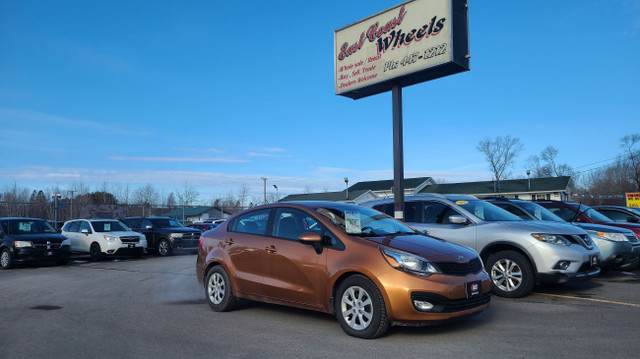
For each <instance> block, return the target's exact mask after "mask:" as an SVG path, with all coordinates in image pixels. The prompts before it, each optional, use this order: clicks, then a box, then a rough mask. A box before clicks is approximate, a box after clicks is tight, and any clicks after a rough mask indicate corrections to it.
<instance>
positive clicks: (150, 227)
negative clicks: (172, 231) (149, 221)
mask: <svg viewBox="0 0 640 359" xmlns="http://www.w3.org/2000/svg"><path fill="white" fill-rule="evenodd" d="M144 229H148V230H151V231H152V230H153V226H145V227H144Z"/></svg>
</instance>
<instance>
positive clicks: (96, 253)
mask: <svg viewBox="0 0 640 359" xmlns="http://www.w3.org/2000/svg"><path fill="white" fill-rule="evenodd" d="M89 255H90V256H91V260H92V261H99V260H100V259H102V250H101V249H100V245H99V244H98V243H96V242H93V243H91V247H90V248H89Z"/></svg>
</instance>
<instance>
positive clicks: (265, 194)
mask: <svg viewBox="0 0 640 359" xmlns="http://www.w3.org/2000/svg"><path fill="white" fill-rule="evenodd" d="M260 179H261V180H263V181H264V203H267V178H266V177H260Z"/></svg>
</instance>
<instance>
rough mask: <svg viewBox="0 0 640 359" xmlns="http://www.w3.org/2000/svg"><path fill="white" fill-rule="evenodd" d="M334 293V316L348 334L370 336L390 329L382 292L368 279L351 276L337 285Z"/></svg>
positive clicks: (362, 336) (375, 336)
mask: <svg viewBox="0 0 640 359" xmlns="http://www.w3.org/2000/svg"><path fill="white" fill-rule="evenodd" d="M336 294H337V297H336V299H337V302H336V308H335V309H336V316H337V317H338V322H339V323H340V326H341V327H342V330H344V331H345V332H346V333H347V334H349V335H352V336H355V337H359V338H366V339H372V338H377V337H379V336H381V335H382V334H384V333H385V332H386V331H387V329H389V326H390V325H391V323H390V321H389V317H388V315H387V309H386V306H385V303H384V299H383V298H382V293H380V290H379V289H378V287H377V286H376V285H375V284H374V283H373V282H372V281H371V280H370V279H369V278H367V277H365V276H362V275H354V276H351V277H349V278H347V279H345V280H344V281H343V282H342V283H341V284H340V286H339V287H338V291H337V292H336Z"/></svg>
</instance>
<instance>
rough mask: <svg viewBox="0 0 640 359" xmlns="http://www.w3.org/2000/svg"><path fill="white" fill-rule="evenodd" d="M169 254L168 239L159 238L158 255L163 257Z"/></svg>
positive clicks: (169, 244)
mask: <svg viewBox="0 0 640 359" xmlns="http://www.w3.org/2000/svg"><path fill="white" fill-rule="evenodd" d="M170 254H171V243H169V240H168V239H165V238H163V239H161V240H159V241H158V255H159V256H160V257H165V256H168V255H170Z"/></svg>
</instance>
